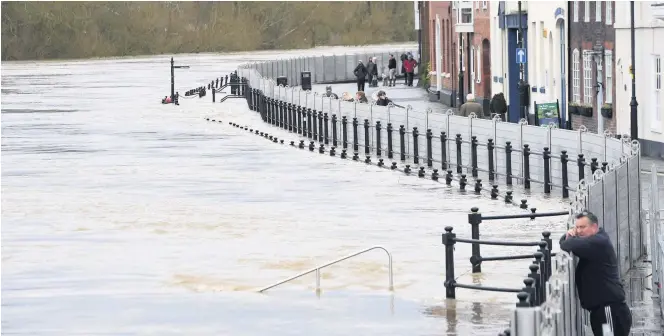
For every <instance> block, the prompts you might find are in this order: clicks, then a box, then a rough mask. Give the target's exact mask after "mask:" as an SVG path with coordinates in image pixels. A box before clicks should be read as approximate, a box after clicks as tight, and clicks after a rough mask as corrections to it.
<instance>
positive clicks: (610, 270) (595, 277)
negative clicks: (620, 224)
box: [560, 229, 625, 310]
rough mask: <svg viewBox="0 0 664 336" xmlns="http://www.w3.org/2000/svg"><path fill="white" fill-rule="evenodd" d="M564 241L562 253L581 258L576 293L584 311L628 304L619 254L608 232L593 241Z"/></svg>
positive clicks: (598, 233)
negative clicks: (623, 303)
mask: <svg viewBox="0 0 664 336" xmlns="http://www.w3.org/2000/svg"><path fill="white" fill-rule="evenodd" d="M566 237H567V235H563V236H562V238H560V249H561V250H563V251H566V252H570V253H573V254H574V255H575V256H577V257H579V263H578V265H577V266H576V289H577V292H578V294H579V301H581V307H583V308H584V309H586V310H595V309H598V308H602V307H604V306H607V305H609V304H612V303H622V302H625V290H624V289H623V286H622V283H621V282H620V274H619V271H618V261H617V259H618V258H616V251H615V250H614V249H613V245H611V240H610V239H609V235H607V234H606V232H605V231H604V229H599V232H597V234H595V235H592V236H590V237H585V238H582V237H569V238H566Z"/></svg>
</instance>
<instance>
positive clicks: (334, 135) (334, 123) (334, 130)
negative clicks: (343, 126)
mask: <svg viewBox="0 0 664 336" xmlns="http://www.w3.org/2000/svg"><path fill="white" fill-rule="evenodd" d="M332 146H334V147H337V115H336V114H333V115H332Z"/></svg>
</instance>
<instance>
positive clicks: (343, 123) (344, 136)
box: [341, 116, 348, 149]
mask: <svg viewBox="0 0 664 336" xmlns="http://www.w3.org/2000/svg"><path fill="white" fill-rule="evenodd" d="M347 124H348V119H346V116H343V117H341V139H342V140H341V142H342V143H343V147H344V149H346V148H348V132H347V131H348V129H347Z"/></svg>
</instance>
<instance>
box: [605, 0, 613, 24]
mask: <svg viewBox="0 0 664 336" xmlns="http://www.w3.org/2000/svg"><path fill="white" fill-rule="evenodd" d="M604 6H606V18H605V19H604V21H606V24H608V25H610V24H613V1H607V2H606V3H605V5H604Z"/></svg>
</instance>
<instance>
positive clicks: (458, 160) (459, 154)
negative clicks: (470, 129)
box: [454, 134, 461, 174]
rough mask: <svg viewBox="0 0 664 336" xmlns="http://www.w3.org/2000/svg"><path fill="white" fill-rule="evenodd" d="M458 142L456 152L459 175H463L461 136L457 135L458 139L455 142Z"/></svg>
mask: <svg viewBox="0 0 664 336" xmlns="http://www.w3.org/2000/svg"><path fill="white" fill-rule="evenodd" d="M454 141H455V142H456V152H457V155H456V157H457V159H456V161H457V163H456V166H457V174H461V134H457V135H456V139H455V140H454Z"/></svg>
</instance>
